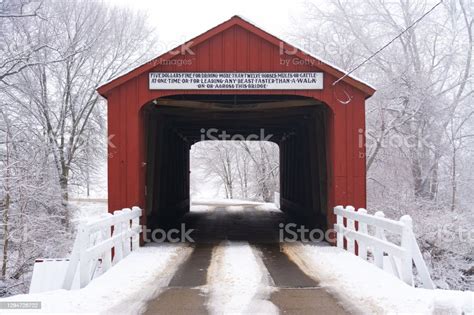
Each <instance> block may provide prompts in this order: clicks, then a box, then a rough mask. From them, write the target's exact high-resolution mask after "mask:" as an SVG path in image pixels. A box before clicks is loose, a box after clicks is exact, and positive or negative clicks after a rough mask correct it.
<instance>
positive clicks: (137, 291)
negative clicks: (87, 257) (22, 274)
mask: <svg viewBox="0 0 474 315" xmlns="http://www.w3.org/2000/svg"><path fill="white" fill-rule="evenodd" d="M191 251H192V249H191V248H190V247H188V246H186V245H183V244H180V245H172V244H160V245H152V246H145V247H142V248H139V249H138V250H136V251H134V252H132V253H131V254H130V255H129V256H127V257H126V258H125V259H123V260H121V261H120V262H118V263H117V265H115V266H114V267H113V268H111V269H110V270H109V271H107V272H106V273H104V274H103V275H101V276H99V277H97V278H96V279H94V280H92V282H91V283H90V284H89V285H88V286H87V287H85V288H83V289H80V290H72V291H67V290H55V291H49V292H44V293H37V294H21V295H16V296H12V297H9V298H5V299H0V301H1V302H7V301H9V302H13V301H41V309H40V310H37V312H40V313H100V314H104V313H105V314H137V313H140V311H144V310H145V307H146V303H147V301H149V300H150V299H153V298H154V297H156V296H157V295H158V294H159V293H160V292H161V291H162V289H163V287H166V286H167V284H168V282H169V281H170V280H171V277H172V276H173V274H174V273H175V271H176V269H177V267H178V266H179V264H180V263H181V262H182V261H184V260H186V258H187V257H188V255H189V254H190V253H191ZM32 311H33V310H28V312H32ZM9 312H11V313H25V310H9Z"/></svg>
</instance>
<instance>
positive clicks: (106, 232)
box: [101, 225, 112, 272]
mask: <svg viewBox="0 0 474 315" xmlns="http://www.w3.org/2000/svg"><path fill="white" fill-rule="evenodd" d="M101 233H102V239H103V240H106V239H108V238H110V226H108V225H107V226H105V228H103V229H102V231H101ZM110 267H112V251H111V250H107V251H106V252H105V253H104V255H103V258H102V268H103V270H104V272H105V271H107V270H109V269H110Z"/></svg>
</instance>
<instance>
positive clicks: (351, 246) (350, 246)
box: [346, 206, 356, 255]
mask: <svg viewBox="0 0 474 315" xmlns="http://www.w3.org/2000/svg"><path fill="white" fill-rule="evenodd" d="M346 210H347V211H350V212H355V209H354V207H353V206H347V207H346ZM347 229H348V230H350V231H355V230H356V229H355V224H354V220H352V219H349V218H347ZM346 239H347V251H348V252H349V253H351V254H354V255H355V239H353V238H352V239H350V238H348V237H347V236H346Z"/></svg>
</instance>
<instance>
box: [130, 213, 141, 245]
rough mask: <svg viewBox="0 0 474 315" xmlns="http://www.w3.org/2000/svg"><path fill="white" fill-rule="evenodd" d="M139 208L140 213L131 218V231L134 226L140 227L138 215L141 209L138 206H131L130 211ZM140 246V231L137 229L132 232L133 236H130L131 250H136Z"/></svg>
mask: <svg viewBox="0 0 474 315" xmlns="http://www.w3.org/2000/svg"><path fill="white" fill-rule="evenodd" d="M137 209H138V210H140V214H139V215H138V216H137V217H136V218H134V219H132V231H133V230H134V229H135V228H136V227H140V215H141V211H142V210H141V209H140V208H139V207H133V208H132V211H135V210H137ZM139 246H140V231H138V232H137V233H135V232H134V233H133V236H132V250H136V249H137V248H138V247H139Z"/></svg>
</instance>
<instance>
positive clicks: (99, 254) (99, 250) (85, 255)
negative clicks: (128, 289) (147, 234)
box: [62, 207, 142, 290]
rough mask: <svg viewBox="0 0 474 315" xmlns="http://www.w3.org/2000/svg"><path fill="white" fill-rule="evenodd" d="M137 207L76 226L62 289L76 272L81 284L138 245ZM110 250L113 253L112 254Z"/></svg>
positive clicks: (68, 285) (70, 283)
mask: <svg viewBox="0 0 474 315" xmlns="http://www.w3.org/2000/svg"><path fill="white" fill-rule="evenodd" d="M141 215H142V210H141V209H140V208H138V207H133V208H132V209H128V208H127V209H123V210H118V211H115V212H114V214H110V213H108V214H107V215H105V216H104V217H101V218H99V219H98V220H95V221H92V222H86V223H83V224H80V225H79V229H78V233H77V236H76V240H75V242H74V247H73V250H72V254H71V258H70V261H69V265H68V268H67V270H66V274H65V277H64V282H63V286H62V287H63V289H67V290H69V289H71V287H72V285H73V282H74V278H75V277H76V274H77V272H78V271H79V286H80V287H81V288H83V287H85V286H86V285H87V284H88V283H89V282H90V281H91V280H92V279H93V278H94V277H95V276H97V273H98V271H99V269H100V271H101V273H103V272H105V271H107V270H108V269H109V268H110V267H112V265H114V264H116V263H117V262H118V261H120V260H121V259H122V258H124V257H125V256H127V255H128V254H129V253H130V252H131V251H133V250H135V249H137V248H138V247H139V235H140V232H141V226H140V222H139V220H140V216H141ZM112 249H113V250H114V255H113V257H112Z"/></svg>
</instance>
